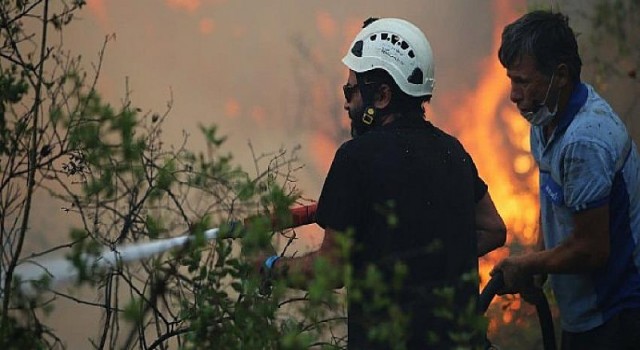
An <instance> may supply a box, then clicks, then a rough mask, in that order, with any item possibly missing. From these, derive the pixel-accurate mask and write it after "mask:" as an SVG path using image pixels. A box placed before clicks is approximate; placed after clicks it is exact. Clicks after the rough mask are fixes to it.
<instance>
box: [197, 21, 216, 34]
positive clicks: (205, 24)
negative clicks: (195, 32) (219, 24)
mask: <svg viewBox="0 0 640 350" xmlns="http://www.w3.org/2000/svg"><path fill="white" fill-rule="evenodd" d="M214 24H215V23H214V22H213V20H212V19H211V18H203V19H201V20H200V33H202V34H211V33H213V29H214V28H215V27H214Z"/></svg>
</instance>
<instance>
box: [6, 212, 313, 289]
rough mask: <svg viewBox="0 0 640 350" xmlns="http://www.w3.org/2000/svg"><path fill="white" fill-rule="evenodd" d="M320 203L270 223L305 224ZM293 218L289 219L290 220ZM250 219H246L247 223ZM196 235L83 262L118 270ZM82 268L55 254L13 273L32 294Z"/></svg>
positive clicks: (212, 235)
mask: <svg viewBox="0 0 640 350" xmlns="http://www.w3.org/2000/svg"><path fill="white" fill-rule="evenodd" d="M316 209H317V204H315V203H314V204H310V205H306V206H301V207H297V208H293V209H290V214H291V215H290V218H287V220H285V221H284V222H282V221H280V220H278V219H277V218H276V217H275V216H273V215H272V216H271V226H272V227H273V228H274V229H279V230H284V229H288V228H295V227H298V226H304V225H308V224H312V223H314V222H315V214H316ZM289 219H290V220H289ZM248 223H249V219H246V220H244V221H243V224H244V225H247V224H248ZM219 232H220V229H219V228H212V229H208V230H206V231H204V239H205V240H206V241H212V240H215V239H216V238H217V237H218V234H219ZM194 238H195V236H194V235H192V234H187V235H183V236H178V237H172V238H164V239H157V240H153V241H150V242H141V243H131V244H126V245H121V246H116V247H115V248H114V249H105V250H103V251H102V252H101V253H100V254H98V255H84V256H83V263H84V264H86V266H91V267H94V268H95V269H96V271H101V272H107V271H109V270H115V269H116V268H117V267H118V266H121V265H123V264H129V263H132V262H136V261H140V260H143V259H147V258H150V257H153V256H156V255H159V254H162V253H165V252H168V251H171V250H174V249H177V248H181V247H185V246H186V245H187V244H188V243H189V242H190V241H192V240H193V239H194ZM78 274H79V271H78V269H77V267H76V266H75V265H74V264H73V263H72V262H71V261H70V260H68V259H66V258H62V257H61V258H53V259H48V260H42V261H36V260H26V261H24V262H21V263H20V264H19V265H18V266H16V269H15V271H14V276H19V278H20V286H19V288H20V289H21V291H22V292H23V293H24V294H25V295H33V294H34V293H35V289H34V287H33V283H34V282H36V281H40V280H42V279H48V280H49V281H50V284H49V288H50V289H54V288H55V287H56V286H60V285H62V284H64V283H69V282H72V281H75V280H77V278H78ZM0 283H2V285H0V294H2V292H1V291H4V278H3V277H2V278H0Z"/></svg>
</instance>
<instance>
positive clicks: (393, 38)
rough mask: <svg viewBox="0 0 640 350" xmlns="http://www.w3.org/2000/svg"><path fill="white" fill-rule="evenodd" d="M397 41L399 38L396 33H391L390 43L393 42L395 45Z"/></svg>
mask: <svg viewBox="0 0 640 350" xmlns="http://www.w3.org/2000/svg"><path fill="white" fill-rule="evenodd" d="M398 41H400V38H398V36H397V35H392V36H391V43H392V44H394V45H395V44H396V43H397V42H398Z"/></svg>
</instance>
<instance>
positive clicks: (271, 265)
mask: <svg viewBox="0 0 640 350" xmlns="http://www.w3.org/2000/svg"><path fill="white" fill-rule="evenodd" d="M279 259H280V256H279V255H272V256H270V257H268V258H267V259H266V260H265V261H264V264H263V265H264V267H265V268H266V269H267V271H271V270H273V268H274V266H275V264H276V261H278V260H279Z"/></svg>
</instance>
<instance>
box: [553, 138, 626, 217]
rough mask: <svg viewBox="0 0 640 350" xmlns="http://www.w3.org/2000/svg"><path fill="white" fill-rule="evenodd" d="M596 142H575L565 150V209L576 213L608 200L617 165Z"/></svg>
mask: <svg viewBox="0 0 640 350" xmlns="http://www.w3.org/2000/svg"><path fill="white" fill-rule="evenodd" d="M613 158H614V157H613V156H612V155H611V153H610V152H608V151H607V149H606V148H604V147H603V146H602V145H600V144H598V143H596V142H588V141H578V142H573V143H571V144H569V145H567V147H566V148H565V149H564V151H563V159H562V165H563V169H562V183H563V188H564V202H565V205H566V206H567V207H568V208H569V209H570V210H571V211H573V212H578V211H582V210H586V209H591V208H596V207H599V206H602V205H604V204H605V203H606V202H607V201H608V200H609V194H610V193H611V187H612V184H613V178H614V175H615V161H614V159H613Z"/></svg>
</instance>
